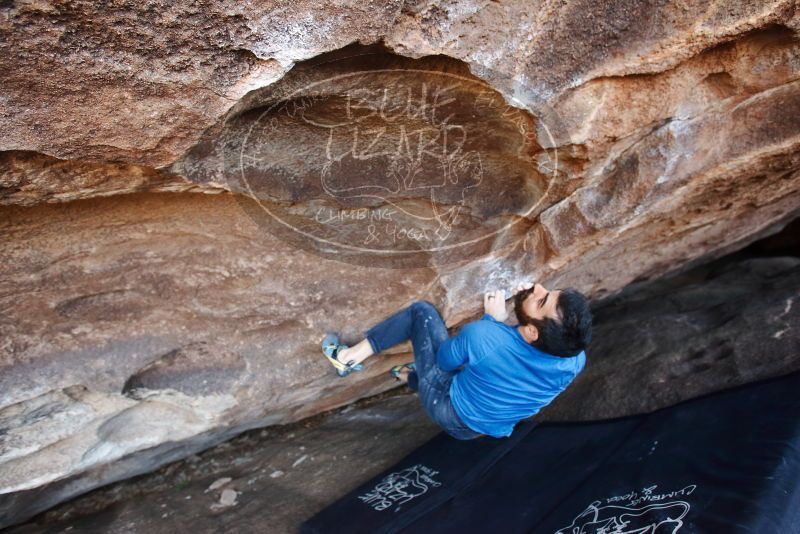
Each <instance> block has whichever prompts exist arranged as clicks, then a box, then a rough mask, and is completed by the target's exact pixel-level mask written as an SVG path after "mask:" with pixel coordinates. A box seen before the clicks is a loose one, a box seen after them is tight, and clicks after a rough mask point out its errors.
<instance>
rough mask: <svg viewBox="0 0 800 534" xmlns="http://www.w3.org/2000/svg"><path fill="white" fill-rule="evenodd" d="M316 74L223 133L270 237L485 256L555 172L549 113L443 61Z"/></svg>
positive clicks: (411, 254) (236, 182)
mask: <svg viewBox="0 0 800 534" xmlns="http://www.w3.org/2000/svg"><path fill="white" fill-rule="evenodd" d="M392 61H395V62H396V61H397V60H396V58H395V59H393V60H392ZM321 69H322V71H323V74H324V75H317V73H316V71H313V70H310V69H309V72H306V73H305V74H304V76H303V77H300V78H298V81H293V80H291V79H290V80H288V81H287V82H286V85H287V86H286V88H281V87H276V88H274V90H273V92H272V93H265V95H264V96H263V98H262V100H264V102H263V105H260V106H258V105H256V107H254V108H253V109H251V110H248V111H246V112H242V113H240V114H239V115H236V116H235V118H234V119H232V120H231V121H230V123H229V124H228V125H227V128H228V130H229V132H228V133H227V134H225V135H223V136H222V137H223V138H225V139H233V140H235V141H236V142H235V143H234V142H231V143H229V144H230V145H232V146H235V147H238V148H237V149H236V150H231V149H230V148H229V147H227V146H226V148H225V150H226V151H227V152H228V153H229V154H228V155H227V156H226V158H227V159H226V167H228V166H229V165H230V166H231V167H230V168H229V171H226V175H228V174H230V175H231V177H230V178H229V179H228V180H229V182H230V183H229V186H230V189H231V190H233V191H236V192H241V193H244V194H245V195H246V196H247V197H249V198H251V199H253V200H255V201H256V203H257V209H255V210H254V211H255V212H258V213H259V215H260V216H256V217H255V218H256V219H257V220H259V221H263V222H265V224H268V225H269V227H270V230H271V231H273V233H275V232H277V233H278V234H279V235H281V236H282V237H284V238H286V239H287V240H288V241H290V242H291V243H293V244H295V245H298V246H300V247H302V248H304V249H306V250H309V251H313V252H316V253H320V254H323V255H325V256H327V257H330V258H332V259H341V260H344V261H350V262H356V263H362V264H367V265H379V266H388V267H395V266H415V265H413V264H415V263H416V264H418V265H420V266H421V265H429V264H430V260H431V257H432V256H435V257H436V259H437V260H439V262H440V263H442V262H446V261H451V260H453V261H457V260H460V259H463V258H464V257H465V255H466V256H467V257H470V258H474V257H475V256H476V254H478V255H479V254H481V253H482V252H489V251H491V250H492V246H493V244H496V243H497V241H498V240H501V235H502V234H504V233H505V232H508V231H510V229H511V227H513V226H514V225H516V224H518V223H520V222H521V221H523V222H524V221H526V220H528V219H526V217H529V216H531V215H532V214H533V213H534V212H535V211H536V209H537V208H538V206H539V205H540V201H541V200H542V199H543V197H544V196H545V193H546V190H547V188H548V187H549V184H550V183H551V182H552V181H553V180H552V178H553V176H554V175H555V173H556V172H557V168H558V155H557V146H558V145H559V142H557V141H556V139H555V137H556V136H555V134H554V133H553V132H552V131H551V130H553V131H555V128H548V124H550V123H558V121H557V120H555V119H552V118H548V120H545V119H544V118H543V116H544V115H546V113H544V112H540V113H538V114H537V113H535V112H533V111H531V109H530V108H531V107H532V106H531V105H529V103H527V104H526V103H524V102H514V104H515V105H511V104H509V103H507V102H506V100H505V99H504V97H503V96H501V95H500V94H499V93H498V92H497V91H496V90H494V89H493V88H492V87H491V86H489V85H488V84H487V83H485V82H483V81H482V80H480V79H478V78H476V77H474V76H468V75H462V74H455V73H453V72H448V71H447V70H436V69H415V68H408V67H403V68H390V69H383V68H373V69H370V70H358V69H354V70H352V71H348V68H346V67H342V68H341V69H339V70H344V71H345V72H343V73H338V74H335V75H330V74H328V72H329V71H330V70H331V66H330V65H328V64H326V65H324V66H323V67H321ZM325 69H327V70H325ZM334 70H336V69H334ZM290 74H291V73H290ZM297 76H300V75H299V74H298V75H297ZM287 78H291V76H289V75H287ZM278 85H279V84H278ZM514 92H515V94H518V95H523V94H524V91H522V90H516V89H515V91H514ZM256 100H257V99H256ZM537 109H538V108H537ZM547 111H548V113H549V114H547V116H548V117H551V116H552V115H554V114H553V113H552V111H551V110H550V109H549V108H547ZM559 124H560V123H559ZM562 129H563V128H562ZM560 137H564V136H563V135H561V136H560ZM239 140H241V141H239ZM545 147H549V148H545ZM395 264H396V265H395Z"/></svg>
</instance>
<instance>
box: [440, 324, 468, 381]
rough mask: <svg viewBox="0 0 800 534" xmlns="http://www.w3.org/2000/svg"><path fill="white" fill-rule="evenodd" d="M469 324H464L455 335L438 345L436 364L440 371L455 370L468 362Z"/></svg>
mask: <svg viewBox="0 0 800 534" xmlns="http://www.w3.org/2000/svg"><path fill="white" fill-rule="evenodd" d="M469 336H470V328H469V325H468V324H467V325H464V327H463V328H462V329H461V332H459V333H458V335H457V336H453V337H451V338H449V339H447V340H446V341H445V342H444V343H442V344H441V345H439V351H438V352H437V353H436V365H438V366H439V369H441V370H442V371H455V370H456V369H458V368H459V367H461V366H462V365H465V364H467V363H469V347H468V345H469Z"/></svg>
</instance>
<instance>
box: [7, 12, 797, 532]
mask: <svg viewBox="0 0 800 534" xmlns="http://www.w3.org/2000/svg"><path fill="white" fill-rule="evenodd" d="M107 7H108V9H106V8H105V7H104V8H101V7H98V5H96V3H91V2H72V3H69V4H49V3H47V2H39V3H33V4H30V3H25V4H23V3H19V2H5V3H3V4H2V5H1V6H0V12H2V15H3V16H2V17H0V47H1V48H2V50H0V52H2V53H0V68H1V69H2V72H3V84H2V99H1V100H0V112H1V113H2V118H3V124H4V135H3V136H2V139H1V140H0V151H2V152H0V205H1V206H0V231H2V236H3V238H2V242H1V243H0V274H1V275H2V276H0V310H2V312H1V313H2V315H0V428H2V429H3V431H2V432H0V494H3V497H4V498H3V499H2V501H0V525H5V524H9V523H12V522H15V521H19V520H20V519H22V518H24V517H27V516H30V515H31V514H33V513H36V512H37V511H40V510H42V509H44V508H46V507H48V506H50V505H52V504H53V503H55V502H58V501H60V500H62V499H64V498H68V497H69V496H72V495H75V494H77V493H80V492H83V491H86V490H87V489H90V488H92V487H95V486H97V485H99V484H103V483H107V482H109V481H112V480H116V479H119V478H123V477H127V476H131V475H133V474H136V473H140V472H143V471H146V470H150V469H153V468H155V467H156V466H158V465H161V464H163V463H164V462H166V461H169V460H170V459H175V458H179V457H181V456H185V455H187V454H190V453H191V452H192V451H196V450H200V449H202V448H204V447H207V446H209V445H211V444H213V443H215V442H218V441H220V440H223V439H226V438H227V437H230V436H231V435H233V434H235V433H237V432H240V431H242V430H244V429H246V428H250V427H254V426H260V425H266V424H273V423H279V422H287V421H292V420H296V419H298V418H301V417H304V416H307V415H310V414H313V413H316V412H318V411H320V410H324V409H328V408H332V407H335V406H338V405H342V404H345V403H348V402H351V401H353V400H354V399H356V398H359V397H362V396H365V395H370V394H374V393H377V392H379V391H382V390H384V389H386V388H388V387H391V385H392V384H391V383H390V382H387V381H386V380H385V378H384V372H385V370H386V369H387V368H388V367H389V366H390V365H391V364H393V363H394V362H395V361H399V360H400V358H402V356H397V357H393V358H385V359H383V360H376V361H375V362H373V363H371V364H370V365H369V366H368V367H367V369H366V370H365V371H364V372H363V373H362V374H358V375H355V376H351V377H349V378H348V379H347V380H342V381H339V380H336V379H335V378H333V376H332V374H331V369H330V367H329V366H328V365H327V363H326V362H324V361H323V360H321V357H320V355H319V354H318V347H317V344H318V342H319V338H320V337H321V334H322V332H324V331H326V330H338V331H340V332H342V333H343V334H344V336H345V337H346V338H347V339H348V340H352V341H355V340H356V339H357V338H358V335H359V334H360V333H361V332H363V330H364V329H366V328H367V327H368V326H370V325H371V324H372V323H374V322H375V321H377V320H379V319H381V318H383V317H385V316H387V315H388V314H389V313H391V312H393V311H394V310H396V309H397V308H399V307H400V306H402V305H404V304H407V303H409V302H411V301H412V300H415V299H422V298H424V299H428V300H431V301H433V302H435V303H436V304H437V305H439V307H440V309H441V310H442V312H443V314H444V316H445V318H446V320H447V322H448V324H449V325H457V324H459V323H461V322H463V321H464V320H466V319H468V318H470V317H472V316H474V315H475V314H476V313H478V312H479V311H480V309H479V306H480V298H479V294H480V293H481V292H482V291H484V290H485V289H490V288H496V287H509V286H511V285H513V284H515V283H516V282H517V281H519V280H522V279H527V278H535V279H537V280H540V281H542V282H544V283H547V284H554V285H557V286H560V285H571V286H575V287H578V288H580V289H581V290H583V291H585V292H586V293H587V294H589V295H591V296H593V297H600V296H603V295H607V294H613V293H615V292H617V291H618V290H620V289H621V288H622V287H623V286H625V285H626V284H628V283H629V282H631V281H633V280H637V279H642V278H650V277H654V276H657V275H660V274H663V273H665V272H667V271H670V270H673V269H676V268H679V267H681V266H685V265H687V264H691V263H693V262H696V261H699V260H705V259H709V258H712V257H715V256H719V255H721V254H724V253H726V252H728V251H731V250H734V249H737V248H740V247H742V246H744V245H746V244H747V243H749V242H751V241H753V240H755V239H756V238H758V237H759V236H762V235H766V234H769V233H771V232H774V231H777V230H778V229H780V228H781V227H782V226H783V225H784V224H786V222H788V221H789V220H791V219H792V218H793V217H795V216H796V215H797V213H798V210H800V193H799V192H798V191H799V190H800V178H798V173H800V156H799V155H798V153H799V152H798V147H800V40H798V33H797V32H798V30H799V29H800V15H798V13H797V10H796V7H797V6H796V3H795V2H794V1H771V2H763V1H759V2H712V3H709V2H700V1H689V2H683V3H681V4H679V5H678V4H675V5H670V6H662V5H660V4H657V3H650V2H641V1H638V0H636V1H631V2H613V3H607V4H605V3H602V2H600V3H598V2H576V1H568V2H561V3H552V2H534V3H531V2H529V1H525V2H523V1H512V2H505V1H504V2H491V1H487V2H458V3H455V2H453V3H439V2H433V1H431V2H416V3H400V2H392V1H386V2H380V1H376V2H371V3H367V4H364V3H356V2H351V3H341V2H339V3H337V4H336V5H335V6H332V5H331V6H326V5H319V4H316V3H315V4H308V3H303V2H299V3H298V2H296V3H293V4H289V3H286V4H282V5H277V4H275V3H269V4H263V5H262V4H260V3H250V4H247V5H242V4H241V3H236V2H222V1H213V0H212V1H210V2H208V3H207V4H205V5H203V6H202V7H200V6H197V7H188V6H181V5H174V6H173V5H172V4H169V5H167V4H164V3H163V2H159V1H155V2H152V3H147V4H141V3H136V4H127V3H123V2H119V3H115V4H114V5H113V6H110V5H109V6H107ZM198 193H214V194H213V195H212V194H209V195H206V194H198ZM339 260H345V261H339ZM787 298H788V297H787ZM403 350H404V349H403V347H401V348H399V349H398V352H402V351H403ZM698 358H699V359H700V360H703V358H705V356H700V357H698ZM712 359H713V358H712ZM703 361H704V360H703ZM609 372H610V371H609ZM642 373H645V371H642ZM723 376H724V375H723ZM597 380H600V379H599V378H598V379H597ZM600 383H602V381H601V382H600ZM667 400H668V399H664V401H665V402H666V401H667ZM598 402H599V401H598ZM635 408H636V407H635V406H633V405H631V406H630V409H635ZM604 410H605V408H604V407H603V406H600V405H597V406H590V407H585V408H581V410H579V411H572V412H564V414H565V417H593V416H595V415H599V414H605V413H606V411H604Z"/></svg>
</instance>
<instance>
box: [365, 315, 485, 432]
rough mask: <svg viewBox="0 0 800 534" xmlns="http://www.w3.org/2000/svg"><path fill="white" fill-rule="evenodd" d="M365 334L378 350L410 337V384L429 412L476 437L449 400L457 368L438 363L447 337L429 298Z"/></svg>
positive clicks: (440, 422)
mask: <svg viewBox="0 0 800 534" xmlns="http://www.w3.org/2000/svg"><path fill="white" fill-rule="evenodd" d="M365 337H366V338H367V339H368V340H369V343H370V345H372V350H373V351H374V352H375V354H378V353H379V352H381V351H382V350H385V349H388V348H389V347H392V346H394V345H397V344H398V343H402V342H403V341H405V340H407V339H410V340H411V345H412V346H413V347H414V362H415V363H416V372H411V373H409V375H408V386H409V387H410V388H411V389H412V390H414V391H417V392H418V393H419V397H420V400H421V401H422V406H423V407H424V408H425V411H426V412H427V414H428V416H429V417H430V418H431V419H432V420H433V421H434V422H435V423H436V424H438V425H439V426H440V427H442V429H443V430H444V431H445V432H447V433H448V434H450V435H451V436H452V437H454V438H456V439H473V438H477V437H479V436H481V435H482V434H480V433H478V432H475V431H474V430H472V429H471V428H469V427H468V426H467V425H465V424H464V422H463V421H461V419H460V418H459V417H458V414H457V413H456V411H455V409H454V408H453V404H452V402H451V401H450V383H451V382H452V381H453V377H454V376H455V375H456V373H455V372H448V371H442V370H441V369H439V366H437V365H436V352H437V351H438V350H439V345H441V344H442V342H443V341H445V340H446V339H447V338H448V335H447V327H446V326H445V324H444V321H443V320H442V316H441V315H439V312H438V311H437V310H436V308H435V307H434V306H433V304H431V303H430V302H426V301H417V302H414V303H413V304H411V305H410V306H408V307H407V308H405V309H403V310H401V311H399V312H397V313H395V314H394V315H392V316H391V317H389V318H388V319H386V320H385V321H382V322H381V323H378V324H377V325H375V326H373V327H372V328H370V329H369V330H367V332H366V334H365Z"/></svg>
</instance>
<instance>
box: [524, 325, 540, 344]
mask: <svg viewBox="0 0 800 534" xmlns="http://www.w3.org/2000/svg"><path fill="white" fill-rule="evenodd" d="M522 328H523V330H525V336H526V337H527V338H528V339H530V340H531V341H536V340H537V339H539V329H538V328H536V326H535V325H532V324H526V325H525V326H523V327H522Z"/></svg>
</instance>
